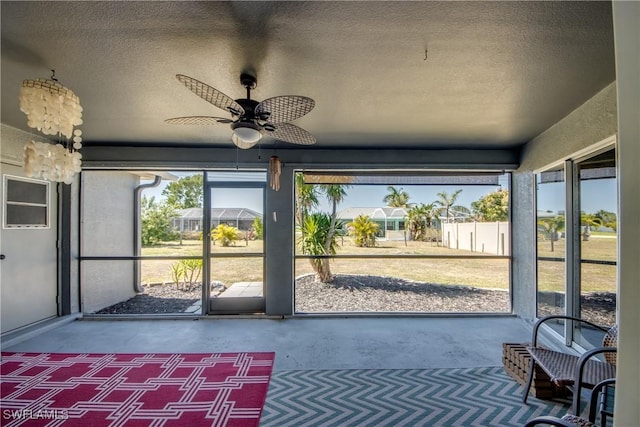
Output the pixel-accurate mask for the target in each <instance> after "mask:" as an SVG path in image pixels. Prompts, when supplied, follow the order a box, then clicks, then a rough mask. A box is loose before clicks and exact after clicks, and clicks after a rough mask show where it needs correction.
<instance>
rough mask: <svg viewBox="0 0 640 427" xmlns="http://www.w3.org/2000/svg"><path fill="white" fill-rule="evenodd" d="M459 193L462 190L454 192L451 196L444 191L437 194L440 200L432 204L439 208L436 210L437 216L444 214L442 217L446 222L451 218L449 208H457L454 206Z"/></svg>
mask: <svg viewBox="0 0 640 427" xmlns="http://www.w3.org/2000/svg"><path fill="white" fill-rule="evenodd" d="M461 192H462V190H456V191H454V192H453V193H452V194H451V195H449V194H447V192H446V191H443V192H441V193H438V194H437V196H438V197H439V198H440V199H438V200H436V201H435V202H434V203H435V204H436V205H438V206H441V207H440V209H438V215H442V214H443V213H444V216H445V218H446V219H447V221H448V220H449V218H450V217H451V208H459V207H458V206H454V205H455V203H456V200H457V199H458V196H459V195H460V193H461Z"/></svg>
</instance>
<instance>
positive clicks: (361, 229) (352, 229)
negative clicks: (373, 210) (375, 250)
mask: <svg viewBox="0 0 640 427" xmlns="http://www.w3.org/2000/svg"><path fill="white" fill-rule="evenodd" d="M347 226H348V227H349V234H351V236H352V237H353V238H354V240H355V243H356V246H360V247H365V248H372V247H374V246H375V245H376V234H377V233H378V230H379V229H380V226H379V225H378V224H376V223H375V222H373V221H372V220H371V217H369V216H367V215H358V216H357V217H356V218H355V219H354V220H353V221H352V222H350V223H349V224H347Z"/></svg>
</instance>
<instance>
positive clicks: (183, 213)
mask: <svg viewBox="0 0 640 427" xmlns="http://www.w3.org/2000/svg"><path fill="white" fill-rule="evenodd" d="M176 214H177V215H176V216H177V217H178V218H182V219H202V208H188V209H176ZM259 217H262V214H260V213H258V212H256V211H254V210H251V209H247V208H213V209H211V219H217V220H236V219H253V218H259Z"/></svg>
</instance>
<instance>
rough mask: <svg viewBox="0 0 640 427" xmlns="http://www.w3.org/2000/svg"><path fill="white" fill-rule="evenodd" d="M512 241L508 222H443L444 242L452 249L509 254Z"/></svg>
mask: <svg viewBox="0 0 640 427" xmlns="http://www.w3.org/2000/svg"><path fill="white" fill-rule="evenodd" d="M510 241H511V237H510V233H509V223H508V222H462V223H457V222H456V223H447V224H445V223H443V224H442V244H443V245H444V246H446V247H448V248H451V249H460V250H464V251H471V252H480V253H486V254H493V255H509V254H510V250H511V248H510Z"/></svg>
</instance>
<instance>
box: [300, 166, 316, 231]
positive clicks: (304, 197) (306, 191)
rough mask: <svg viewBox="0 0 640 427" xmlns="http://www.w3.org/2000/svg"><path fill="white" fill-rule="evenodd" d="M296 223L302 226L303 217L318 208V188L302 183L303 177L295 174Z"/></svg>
mask: <svg viewBox="0 0 640 427" xmlns="http://www.w3.org/2000/svg"><path fill="white" fill-rule="evenodd" d="M295 180H296V221H297V223H298V224H300V225H302V223H304V218H305V216H306V215H307V214H308V213H309V212H310V211H311V209H313V208H314V207H316V206H318V187H317V186H315V185H312V184H307V183H305V182H304V175H303V174H301V173H299V172H298V173H296V178H295Z"/></svg>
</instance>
